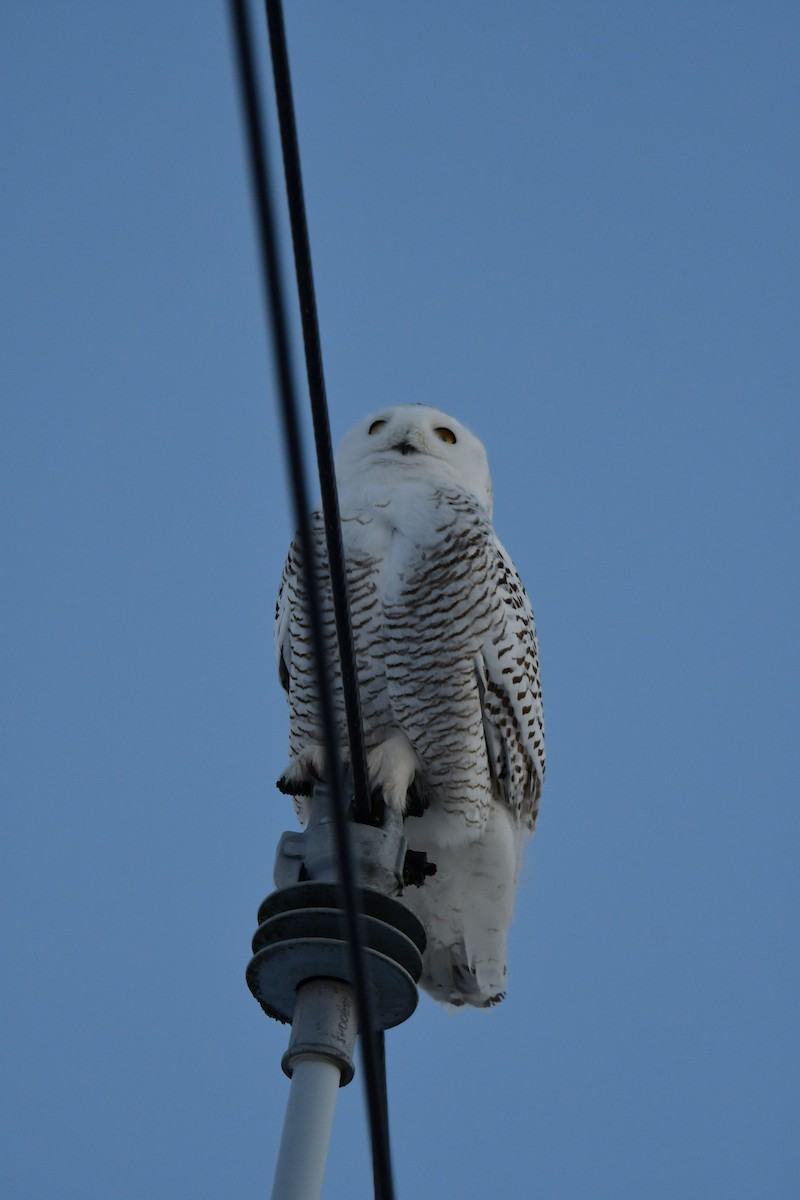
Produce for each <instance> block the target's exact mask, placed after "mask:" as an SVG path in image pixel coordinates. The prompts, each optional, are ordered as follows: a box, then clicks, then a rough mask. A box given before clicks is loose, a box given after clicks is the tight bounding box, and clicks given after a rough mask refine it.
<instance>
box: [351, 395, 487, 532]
mask: <svg viewBox="0 0 800 1200" xmlns="http://www.w3.org/2000/svg"><path fill="white" fill-rule="evenodd" d="M373 468H376V469H378V470H380V471H381V472H383V473H384V475H385V476H386V477H387V478H388V479H391V480H394V479H397V478H398V476H399V475H400V474H403V473H405V474H406V475H407V476H408V478H409V479H411V478H417V479H425V480H428V481H431V482H436V481H441V482H442V483H451V484H452V483H455V484H457V485H458V486H459V487H462V488H463V489H464V490H465V491H467V492H469V493H470V495H472V496H474V497H475V499H476V500H477V501H478V503H479V504H481V505H482V507H483V508H484V509H485V510H486V513H487V515H488V516H491V515H492V480H491V475H490V474H489V463H488V461H487V458H486V451H485V450H484V448H483V446H482V445H481V443H480V442H479V441H478V439H477V438H476V437H475V435H474V434H472V433H470V431H469V430H468V429H466V428H465V427H464V426H463V425H462V424H461V422H460V421H456V420H455V419H454V418H453V417H449V416H448V415H447V413H443V412H440V411H439V409H438V408H428V407H427V406H426V405H424V404H399V405H396V406H395V407H394V408H385V409H383V410H381V411H380V412H377V413H373V414H372V415H371V416H369V417H366V418H365V420H363V421H362V422H361V423H360V424H358V425H356V426H355V428H354V429H351V430H350V432H349V433H347V434H345V436H344V437H343V438H342V441H341V443H340V445H339V449H338V452H337V455H336V475H337V478H338V479H339V481H340V484H341V483H345V484H346V483H347V482H348V481H351V480H354V479H357V478H359V477H360V476H363V473H364V472H367V471H369V472H370V473H371V472H372V469H373Z"/></svg>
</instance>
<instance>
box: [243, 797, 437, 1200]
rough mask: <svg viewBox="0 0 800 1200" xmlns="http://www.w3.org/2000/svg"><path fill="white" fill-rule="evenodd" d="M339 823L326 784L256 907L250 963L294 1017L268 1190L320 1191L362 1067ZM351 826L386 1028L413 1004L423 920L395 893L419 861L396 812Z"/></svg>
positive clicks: (302, 1195)
mask: <svg viewBox="0 0 800 1200" xmlns="http://www.w3.org/2000/svg"><path fill="white" fill-rule="evenodd" d="M332 824H333V823H332V818H331V812H330V796H329V794H328V790H327V789H326V788H324V787H322V786H318V787H317V788H316V789H315V792H314V799H313V801H312V806H311V819H310V821H309V824H308V827H307V829H305V830H304V831H303V832H302V833H284V834H283V836H282V838H281V840H280V843H279V845H278V850H277V855H276V860H275V883H276V885H277V887H278V890H277V891H275V892H273V893H272V894H271V895H269V896H268V897H267V898H266V900H265V901H264V902H263V904H262V905H261V907H260V908H259V911H258V929H257V930H256V933H255V936H254V937H253V958H252V959H251V961H250V964H249V966H248V968H247V983H248V986H249V987H250V990H251V991H252V993H253V995H254V996H255V998H256V999H257V1000H258V1002H259V1004H260V1005H261V1007H262V1009H263V1010H264V1012H265V1013H266V1014H267V1015H268V1016H270V1017H273V1018H275V1019H276V1020H279V1021H283V1022H291V1024H292V1032H291V1036H290V1040H289V1047H288V1049H287V1051H286V1053H285V1054H284V1056H283V1059H282V1063H281V1065H282V1067H283V1070H284V1071H285V1072H286V1074H287V1075H288V1076H289V1077H290V1079H291V1081H292V1083H291V1089H290V1093H289V1101H288V1105H287V1109H286V1116H285V1119H284V1126H283V1135H282V1138H281V1145H280V1151H279V1155H278V1164H277V1168H276V1172H275V1180H274V1185H273V1191H272V1200H319V1197H320V1195H321V1192H322V1180H323V1175H324V1170H325V1162H326V1159H327V1153H328V1145H329V1142H330V1134H331V1128H332V1125H333V1115H334V1109H335V1107H336V1096H337V1093H338V1090H339V1088H340V1087H344V1086H345V1085H346V1084H348V1083H349V1082H350V1080H351V1079H352V1078H353V1074H354V1066H353V1047H354V1044H355V1038H356V1032H357V1028H356V1026H357V1021H356V1007H355V1001H354V995H353V989H352V979H351V969H350V951H349V947H348V944H347V941H346V936H345V929H344V914H343V912H342V908H341V896H340V889H339V886H338V884H337V882H336V873H337V857H336V847H335V839H334V832H333V828H332ZM350 834H351V837H352V843H353V857H354V860H355V863H356V867H357V881H358V884H359V889H358V895H359V899H360V902H361V914H360V925H361V932H362V944H363V949H364V959H365V968H366V974H367V979H368V981H369V984H370V988H371V991H372V995H373V997H374V1001H375V1003H374V1006H373V1019H374V1021H375V1025H376V1028H377V1029H378V1030H380V1031H384V1030H386V1029H391V1028H393V1027H394V1026H395V1025H399V1024H400V1023H401V1022H402V1021H405V1020H406V1018H407V1017H410V1016H411V1014H412V1013H413V1012H414V1010H415V1008H416V1006H417V999H418V993H417V981H418V980H419V977H420V974H421V972H422V952H423V950H424V948H425V932H424V930H423V928H422V925H421V924H420V923H419V921H418V920H417V919H416V917H415V916H413V914H412V913H410V912H409V910H408V909H407V908H405V907H404V906H403V905H402V904H400V902H399V901H398V900H396V899H394V896H393V895H392V894H390V893H397V892H398V891H400V890H401V889H402V887H403V886H404V883H405V882H406V881H408V880H409V878H410V876H409V870H410V868H411V867H412V865H413V866H416V864H415V863H414V860H413V856H412V857H411V859H409V857H408V851H407V845H406V840H405V837H404V836H403V824H402V819H401V818H400V817H399V815H397V814H394V813H387V816H386V820H385V822H384V825H383V826H381V827H380V828H378V827H376V826H371V825H355V824H354V825H351V826H350ZM407 864H408V865H407ZM423 869H424V868H423Z"/></svg>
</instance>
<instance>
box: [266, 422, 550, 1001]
mask: <svg viewBox="0 0 800 1200" xmlns="http://www.w3.org/2000/svg"><path fill="white" fill-rule="evenodd" d="M336 478H337V483H338V489H339V504H340V510H341V519H342V539H343V544H344V552H345V559H346V564H347V578H348V586H349V594H350V607H351V612H352V621H353V636H354V640H355V650H356V659H357V667H358V679H359V690H360V693H361V706H362V716H363V725H364V737H365V742H366V749H367V766H368V770H369V776H370V784H371V786H372V788H373V791H374V793H376V794H379V795H380V797H381V798H382V801H383V803H384V804H386V805H392V806H394V807H395V808H397V809H398V810H400V812H401V813H402V814H403V815H404V817H405V827H404V829H405V835H406V838H407V840H408V844H409V846H410V847H411V848H412V849H414V850H424V851H425V852H426V853H427V854H428V857H429V859H430V860H431V861H432V862H433V863H435V864H436V868H437V870H436V874H435V875H432V876H430V877H429V878H427V879H426V880H425V882H424V884H423V885H422V886H421V887H407V888H406V889H405V891H404V893H403V895H402V897H401V900H402V902H403V903H404V904H406V905H407V907H408V908H410V909H411V910H412V911H413V912H414V913H415V914H416V915H417V916H418V917H419V919H420V920H421V921H422V924H423V925H424V926H425V930H426V933H427V938H428V944H427V949H426V952H425V958H424V969H423V976H422V980H421V983H422V985H423V987H425V988H426V989H427V991H429V992H430V993H431V995H433V996H434V997H435V998H436V999H437V1000H440V1001H442V1002H444V1003H446V1004H451V1005H462V1004H472V1005H475V1006H477V1007H487V1006H489V1005H492V1004H495V1003H497V1002H498V1001H499V1000H502V998H503V996H504V995H505V991H506V940H507V934H508V928H509V925H510V924H511V918H512V911H513V903H514V891H515V888H516V884H517V877H518V874H519V868H520V858H521V852H522V844H523V841H524V839H525V835H526V834H527V833H528V832H530V831H531V830H532V829H533V827H534V823H535V821H536V815H537V811H538V807H539V794H540V791H541V786H542V780H543V778H544V765H545V754H544V734H543V725H542V693H541V688H540V684H539V665H538V649H537V641H536V630H535V626H534V621H533V612H532V611H531V606H530V602H529V600H528V597H527V594H526V592H525V589H524V587H523V586H522V583H521V582H520V579H519V576H518V575H517V572H516V570H515V568H514V566H513V564H512V562H511V559H510V558H509V556H508V554H507V553H506V551H505V550H504V548H503V546H502V545H501V544H500V542H499V541H498V539H497V536H496V535H495V532H494V529H493V527H492V523H491V518H492V483H491V476H490V474H489V465H488V462H487V458H486V452H485V450H484V448H483V446H482V444H481V443H480V442H479V441H478V439H477V438H476V437H475V436H474V435H473V434H472V433H470V432H469V430H468V429H465V428H464V426H463V425H461V424H460V423H459V422H458V421H456V420H454V419H453V418H452V417H449V416H447V415H446V414H445V413H443V412H439V411H438V409H435V408H428V407H426V406H424V405H417V404H411V405H398V406H397V407H394V408H386V409H384V410H383V411H381V412H378V413H375V414H374V415H373V416H370V417H367V418H366V420H364V421H362V422H361V424H359V425H357V426H356V427H355V428H354V429H352V430H351V431H350V432H349V433H348V434H347V435H346V436H345V437H344V439H343V441H342V443H341V445H340V447H339V451H338V453H337V456H336ZM313 530H314V539H315V546H316V552H317V554H318V557H319V561H320V564H321V570H320V584H321V586H322V588H323V589H327V593H326V594H325V595H324V597H323V603H324V615H325V626H326V636H327V640H328V646H329V654H330V661H331V665H332V669H333V671H334V688H335V700H336V705H337V719H338V721H339V727H340V729H341V731H342V745H343V754H346V751H345V749H344V747H345V745H346V732H345V731H346V725H345V717H344V703H343V699H342V691H341V679H340V676H339V674H338V658H337V651H336V635H335V628H334V620H333V612H332V603H331V599H330V595H329V588H330V585H329V581H328V578H327V566H326V562H327V559H326V551H325V536H324V529H323V524H322V518H321V515H320V514H319V513H316V514H315V515H314V519H313ZM275 646H276V653H277V658H278V669H279V674H280V679H281V682H282V684H283V686H284V688H285V689H286V691H287V693H288V700H289V714H290V721H289V750H290V761H289V764H288V766H287V767H286V770H285V771H284V773H283V775H282V776H281V779H280V780H279V781H278V786H279V787H280V788H281V790H282V791H284V792H287V793H288V794H290V795H293V796H294V797H295V805H296V807H297V810H298V813H299V814H300V817H301V819H304V816H305V815H306V803H307V802H306V801H304V797H305V796H307V795H308V794H309V793H310V791H311V789H312V787H313V784H314V782H315V781H317V780H319V779H321V778H323V777H324V773H325V761H324V752H323V749H322V746H321V742H322V737H321V733H320V723H319V716H318V711H317V705H316V683H315V678H314V669H313V658H312V649H311V641H310V637H309V630H308V623H307V613H306V593H305V584H304V577H303V570H302V560H301V557H300V553H299V549H298V545H297V542H296V541H295V543H294V544H293V545H292V547H291V549H290V551H289V556H288V559H287V561H286V566H285V568H284V572H283V578H282V580H281V586H280V592H279V596H278V604H277V610H276V626H275Z"/></svg>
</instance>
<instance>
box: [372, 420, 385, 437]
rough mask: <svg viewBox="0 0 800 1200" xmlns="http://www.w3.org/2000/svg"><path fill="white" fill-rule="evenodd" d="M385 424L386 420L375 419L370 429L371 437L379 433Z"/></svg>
mask: <svg viewBox="0 0 800 1200" xmlns="http://www.w3.org/2000/svg"><path fill="white" fill-rule="evenodd" d="M385 424H386V422H385V421H373V422H372V424H371V425H370V427H369V430H368V433H369V435H370V437H371V436H372V434H373V433H377V432H378V430H379V429H383V427H384V425H385Z"/></svg>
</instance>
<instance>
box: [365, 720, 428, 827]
mask: <svg viewBox="0 0 800 1200" xmlns="http://www.w3.org/2000/svg"><path fill="white" fill-rule="evenodd" d="M420 768H421V763H420V761H419V758H418V756H417V752H416V750H415V749H414V747H413V746H412V745H411V742H410V741H409V740H408V738H407V737H406V735H405V734H404V733H400V732H399V731H398V732H396V733H392V734H390V735H389V737H388V738H386V740H385V741H383V742H381V743H380V745H378V746H375V747H373V749H372V750H370V752H369V754H368V755H367V771H368V773H369V782H370V787H371V789H372V794H373V798H375V799H377V800H378V801H379V802H381V801H382V803H383V804H384V805H386V806H387V807H388V808H391V809H394V811H395V812H399V813H400V815H401V816H405V815H406V813H407V812H409V811H410V809H411V807H416V806H417V805H419V804H422V799H421V794H420V792H419V789H418V788H417V785H416V784H415V778H416V776H417V775H418V774H419V771H420ZM409 801H410V803H409Z"/></svg>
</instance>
